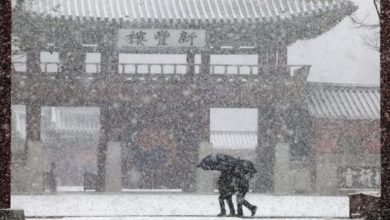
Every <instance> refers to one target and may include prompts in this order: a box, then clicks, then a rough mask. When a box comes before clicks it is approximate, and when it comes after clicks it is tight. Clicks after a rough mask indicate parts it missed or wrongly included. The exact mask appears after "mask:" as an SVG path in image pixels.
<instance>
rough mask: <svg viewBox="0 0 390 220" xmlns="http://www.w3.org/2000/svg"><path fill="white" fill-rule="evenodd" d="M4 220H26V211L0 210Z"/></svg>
mask: <svg viewBox="0 0 390 220" xmlns="http://www.w3.org/2000/svg"><path fill="white" fill-rule="evenodd" d="M0 219H2V220H24V219H25V217H24V211H23V210H21V209H0Z"/></svg>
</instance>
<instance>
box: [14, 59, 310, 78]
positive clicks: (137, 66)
mask: <svg viewBox="0 0 390 220" xmlns="http://www.w3.org/2000/svg"><path fill="white" fill-rule="evenodd" d="M40 66H41V71H42V73H43V74H47V75H49V76H50V75H53V74H54V75H55V74H59V73H61V68H62V67H61V64H60V63H59V62H42V63H41V64H40ZM13 69H14V71H15V72H18V73H25V72H26V63H25V62H13ZM193 69H194V74H196V75H198V74H202V73H201V70H202V65H201V64H194V66H193ZM187 70H188V65H187V64H186V63H119V64H118V73H117V74H121V75H152V74H153V75H158V74H161V75H185V74H186V73H187ZM309 70H310V66H309V65H284V66H275V65H260V66H259V65H249V64H210V66H209V74H210V75H221V76H222V75H233V76H234V75H240V76H255V75H275V76H277V75H284V76H286V77H288V76H295V75H298V74H301V75H302V74H303V75H305V74H308V73H309ZM82 71H83V72H82V73H81V74H76V75H77V76H81V77H82V76H96V75H97V74H101V73H102V68H101V64H100V63H86V64H85V66H84V68H83V70H82Z"/></svg>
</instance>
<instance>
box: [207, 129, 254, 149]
mask: <svg viewBox="0 0 390 220" xmlns="http://www.w3.org/2000/svg"><path fill="white" fill-rule="evenodd" d="M210 142H211V143H212V144H213V148H216V149H255V148H256V146H257V131H211V132H210Z"/></svg>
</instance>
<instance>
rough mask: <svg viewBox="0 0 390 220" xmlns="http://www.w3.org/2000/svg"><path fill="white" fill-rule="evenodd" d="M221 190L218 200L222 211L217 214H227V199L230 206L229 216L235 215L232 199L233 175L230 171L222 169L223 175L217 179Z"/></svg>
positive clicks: (219, 190)
mask: <svg viewBox="0 0 390 220" xmlns="http://www.w3.org/2000/svg"><path fill="white" fill-rule="evenodd" d="M217 187H218V192H219V197H218V202H219V206H220V210H221V212H220V213H219V214H218V215H217V216H226V209H225V200H226V203H227V205H228V207H229V211H230V212H229V216H234V215H235V210H234V205H233V201H232V197H233V194H234V193H235V191H234V185H233V175H232V173H231V172H229V171H221V175H220V176H219V178H218V181H217Z"/></svg>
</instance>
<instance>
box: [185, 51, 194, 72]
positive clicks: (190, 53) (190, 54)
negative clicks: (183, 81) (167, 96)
mask: <svg viewBox="0 0 390 220" xmlns="http://www.w3.org/2000/svg"><path fill="white" fill-rule="evenodd" d="M186 59H187V76H192V75H194V74H195V53H194V52H193V51H191V50H189V51H187V55H186Z"/></svg>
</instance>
